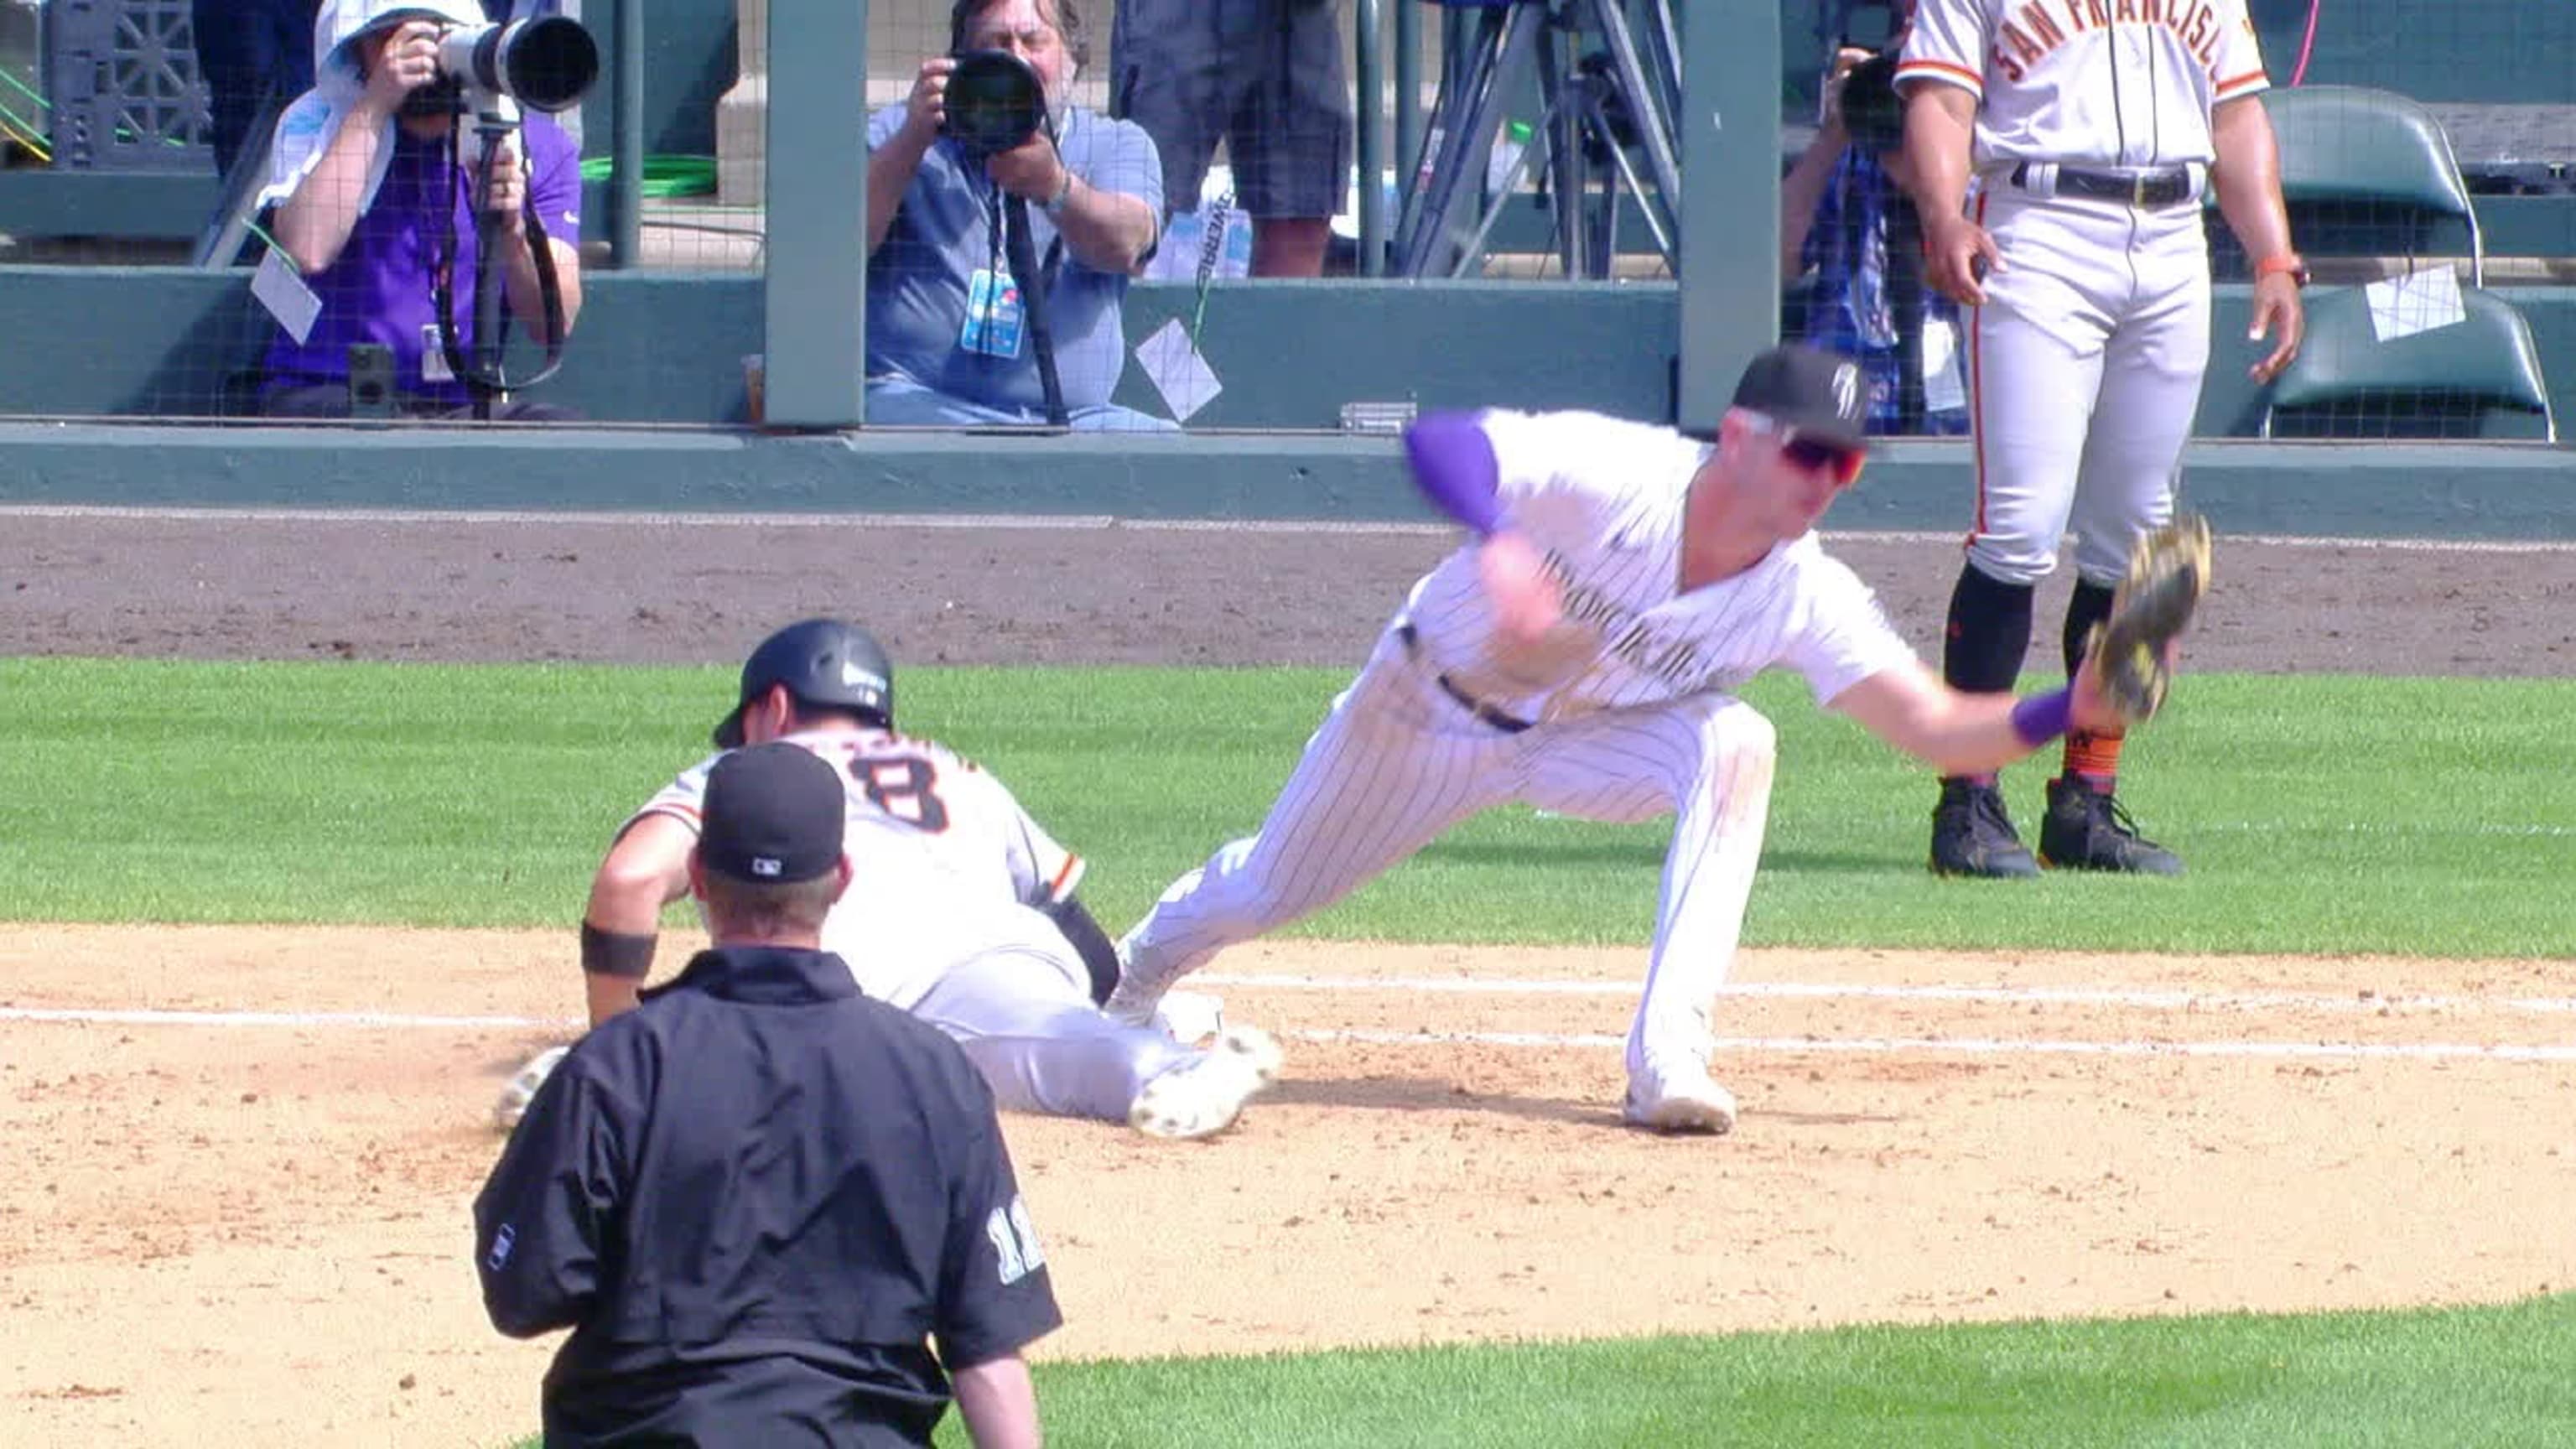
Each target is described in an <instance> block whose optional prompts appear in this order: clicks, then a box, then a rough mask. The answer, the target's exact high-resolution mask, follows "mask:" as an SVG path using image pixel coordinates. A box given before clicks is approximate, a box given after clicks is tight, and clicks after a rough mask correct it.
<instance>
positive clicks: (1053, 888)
mask: <svg viewBox="0 0 2576 1449" xmlns="http://www.w3.org/2000/svg"><path fill="white" fill-rule="evenodd" d="M787 742H788V743H790V744H794V745H798V746H801V747H802V748H804V749H807V750H811V751H813V752H814V753H815V754H816V755H818V756H820V757H821V758H822V759H823V760H824V761H825V762H826V763H828V764H830V765H831V766H832V767H833V768H834V769H836V770H838V771H839V772H840V774H841V781H842V785H843V787H844V790H845V793H846V794H847V797H848V811H849V814H848V829H847V834H846V836H845V844H844V849H845V851H846V852H847V854H848V855H849V858H850V866H851V880H850V889H849V893H848V894H847V895H844V896H843V897H842V898H841V900H840V903H839V904H838V905H835V906H834V907H833V908H832V913H831V915H830V916H829V917H828V918H827V919H826V920H825V921H824V924H823V949H824V950H826V951H832V952H835V953H837V954H839V956H840V957H841V958H842V959H843V960H845V961H847V962H849V963H850V970H851V973H852V974H853V975H855V976H856V977H857V978H858V982H859V988H860V990H862V991H864V992H866V993H867V994H868V995H869V996H871V997H874V998H876V999H877V1000H880V1001H887V1002H891V1003H893V1004H895V1005H897V1006H904V1007H909V1006H911V1005H912V1004H913V1002H914V1001H916V1000H918V999H919V997H920V996H921V994H922V993H923V992H924V991H926V990H928V989H929V987H930V986H931V985H932V983H933V982H935V981H936V979H937V978H938V977H939V976H940V975H941V974H943V973H944V972H945V971H946V970H947V969H948V968H950V967H952V966H954V965H956V964H957V963H958V962H961V961H964V960H967V959H969V958H971V957H974V956H978V955H981V954H983V953H985V952H988V951H994V950H1008V949H1011V948H1014V947H1022V948H1026V949H1030V950H1035V951H1040V952H1042V953H1045V954H1050V955H1052V956H1056V957H1062V956H1064V955H1066V954H1067V953H1068V951H1069V947H1068V946H1067V945H1066V943H1065V940H1064V935H1063V933H1062V932H1061V931H1059V930H1058V929H1057V928H1056V925H1055V923H1054V922H1053V921H1052V920H1050V919H1048V918H1047V917H1046V916H1044V915H1041V914H1039V913H1038V912H1037V911H1036V910H1035V909H1034V908H1035V907H1038V906H1042V905H1047V904H1050V903H1053V902H1057V901H1061V900H1063V899H1065V898H1066V897H1068V896H1070V895H1071V894H1072V893H1073V891H1074V888H1075V887H1076V886H1077V885H1078V884H1079V883H1080V882H1081V879H1082V860H1081V857H1079V856H1076V855H1074V854H1073V853H1071V852H1070V851H1067V850H1066V849H1065V848H1064V847H1063V846H1061V845H1058V844H1056V842H1055V841H1054V839H1053V838H1052V837H1050V836H1049V835H1048V834H1047V833H1046V831H1045V830H1043V829H1041V828H1040V827H1039V825H1038V823H1037V822H1036V821H1035V820H1032V819H1030V818H1029V815H1028V812H1027V811H1025V810H1023V809H1021V808H1020V803H1019V801H1018V800H1016V799H1014V798H1013V797H1012V795H1011V792H1010V791H1009V790H1008V789H1006V788H1004V787H1003V785H1002V782H1001V781H999V780H997V779H995V778H993V777H992V776H991V775H990V774H987V773H985V772H984V771H983V770H982V769H979V768H977V767H976V766H975V765H974V764H973V763H971V762H969V761H967V760H965V759H962V758H960V757H959V756H958V755H957V754H956V753H955V752H953V751H951V750H949V749H948V748H947V747H946V746H944V745H940V744H937V743H935V742H933V741H930V740H919V739H910V738H907V737H905V736H903V735H900V734H895V733H893V732H891V731H886V730H864V731H857V732H852V731H844V730H813V731H807V732H805V733H801V734H794V735H790V736H788V737H787ZM722 758H724V757H723V756H722V755H721V754H717V755H710V756H708V757H707V758H706V759H704V760H701V761H699V762H698V763H697V764H695V765H693V766H691V767H690V768H689V769H688V770H687V771H686V772H685V773H683V774H682V775H681V776H680V777H679V778H678V779H676V780H673V781H672V782H671V783H670V784H669V785H667V786H665V787H663V789H662V791H661V793H660V794H657V795H655V796H654V797H653V798H652V799H651V800H650V801H648V802H646V803H645V805H644V808H643V809H641V810H639V811H637V812H636V816H635V818H636V819H642V818H643V817H644V816H647V815H669V816H671V817H673V818H675V819H678V820H680V821H682V822H684V823H686V824H687V825H688V826H689V828H690V829H692V830H694V829H696V828H697V825H698V819H699V812H700V808H701V806H702V804H703V802H704V800H705V798H706V788H707V772H708V771H709V770H711V769H713V768H714V767H715V762H716V761H717V760H720V759H722ZM630 823H631V822H630Z"/></svg>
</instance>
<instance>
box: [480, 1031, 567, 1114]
mask: <svg viewBox="0 0 2576 1449" xmlns="http://www.w3.org/2000/svg"><path fill="white" fill-rule="evenodd" d="M571 1050H572V1048H571V1047H568V1046H559V1047H548V1048H546V1049H545V1050H544V1051H541V1052H539V1053H537V1054H536V1055H535V1056H533V1057H531V1058H529V1059H528V1064H527V1065H526V1066H524V1067H521V1068H519V1071H518V1074H517V1075H516V1076H513V1077H512V1078H510V1084H509V1085H508V1086H506V1087H503V1088H502V1089H501V1100H500V1101H498V1102H495V1103H493V1104H492V1130H493V1131H495V1132H507V1131H509V1130H510V1129H511V1128H513V1127H516V1126H518V1125H519V1119H520V1118H522V1117H525V1116H526V1115H528V1104H529V1103H530V1102H533V1101H535V1100H536V1099H537V1088H539V1087H542V1086H544V1085H545V1084H546V1078H548V1077H550V1076H552V1075H554V1070H555V1067H556V1065H557V1064H558V1063H560V1062H561V1061H562V1060H563V1059H564V1054H565V1053H566V1052H569V1051H571Z"/></svg>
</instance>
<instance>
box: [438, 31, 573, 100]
mask: <svg viewBox="0 0 2576 1449" xmlns="http://www.w3.org/2000/svg"><path fill="white" fill-rule="evenodd" d="M438 68H439V70H440V71H441V72H443V73H445V74H447V75H451V76H457V77H460V78H462V79H463V80H464V82H465V83H466V85H467V86H469V87H471V88H472V89H475V90H478V91H482V92H485V93H486V94H497V95H504V96H508V97H510V98H511V99H512V100H515V101H517V102H519V103H520V104H521V105H524V106H530V107H533V108H535V109H537V110H540V111H561V110H568V109H570V108H571V107H573V106H574V105H577V104H579V102H580V101H581V98H582V97H583V96H584V95H586V94H588V93H589V91H590V86H591V82H593V81H595V80H597V79H598V78H599V44H598V42H596V41H594V40H592V39H591V38H590V32H589V31H587V30H584V29H582V27H581V22H580V21H578V20H574V19H572V18H570V17H568V16H562V15H545V16H540V17H538V18H537V19H534V20H513V21H511V22H509V23H508V24H506V25H482V26H460V27H458V28H456V29H454V30H450V31H448V32H446V33H445V34H444V35H441V36H440V37H439V39H438Z"/></svg>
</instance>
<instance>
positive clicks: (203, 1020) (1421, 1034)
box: [0, 983, 2576, 1062]
mask: <svg viewBox="0 0 2576 1449" xmlns="http://www.w3.org/2000/svg"><path fill="white" fill-rule="evenodd" d="M1584 984H1589V983H1584ZM13 1021H14V1022H28V1023H42V1024H56V1025H92V1026H210V1027H270V1028H280V1027H282V1028H288V1029H293V1030H320V1029H326V1028H339V1029H344V1030H359V1031H395V1030H412V1029H422V1028H429V1029H443V1030H449V1031H457V1030H467V1031H475V1030H508V1031H531V1030H550V1031H560V1032H578V1031H579V1030H580V1027H581V1023H580V1022H578V1021H576V1020H573V1019H571V1018H569V1017H541V1016H444V1015H411V1014H407V1013H401V1012H385V1011H164V1010H152V1009H147V1008H117V1009H107V1008H84V1007H30V1006H9V1007H0V1023H5V1022H13ZM1282 1034H1283V1035H1286V1036H1289V1037H1292V1038H1295V1039H1297V1040H1299V1041H1312V1042H1354V1043H1361V1044H1366V1045H1374V1046H1497V1047H1523V1048H1538V1049H1544V1050H1558V1049H1564V1048H1568V1047H1573V1048H1584V1049H1601V1050H1606V1049H1609V1048H1613V1047H1618V1046H1621V1045H1623V1044H1624V1043H1625V1040H1626V1039H1625V1038H1624V1037H1617V1036H1606V1035H1601V1034H1598V1033H1581V1032H1577V1033H1565V1032H1531V1031H1476V1032H1433V1031H1370V1030H1359V1029H1340V1028H1305V1029H1294V1030H1290V1031H1287V1032H1284V1033H1282ZM1717 1050H1718V1051H1719V1052H1721V1053H1735V1054H1739V1055H1752V1054H1759V1053H1771V1054H1795V1053H1804V1052H1845V1053H1876V1054H1879V1055H1883V1056H1895V1055H1916V1056H1920V1055H1943V1054H1946V1055H1952V1056H2097V1057H2236V1058H2281V1059H2307V1060H2339V1061H2370V1060H2398V1061H2428V1060H2461V1059H2468V1060H2485V1061H2505V1062H2567V1061H2576V1045H2548V1046H2498V1045H2491V1044H2484V1043H2475V1042H2265V1041H2218V1042H2163V1041H2143V1040H2134V1041H2066V1040H2055V1039H2049V1038H2026V1039H2025V1038H2016V1039H2010V1040H2006V1039H2002V1038H1994V1037H1721V1038H1719V1039H1718V1042H1717Z"/></svg>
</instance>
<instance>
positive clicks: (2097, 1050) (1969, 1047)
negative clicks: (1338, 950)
mask: <svg viewBox="0 0 2576 1449" xmlns="http://www.w3.org/2000/svg"><path fill="white" fill-rule="evenodd" d="M1281 1035H1283V1036H1287V1037H1292V1038H1295V1039H1296V1040H1299V1041H1312V1042H1358V1043H1362V1044H1366V1045H1371V1046H1497V1047H1538V1048H1545V1049H1558V1048H1564V1047H1592V1048H1602V1049H1608V1048H1612V1047H1622V1046H1625V1045H1626V1044H1627V1038H1625V1037H1617V1036H1598V1035H1589V1034H1586V1035H1571V1036H1559V1035H1555V1034H1552V1033H1548V1032H1530V1031H1460V1032H1434V1031H1337V1030H1321V1031H1317V1030H1307V1031H1287V1032H1282V1033H1281ZM1716 1050H1717V1054H1718V1055H1719V1056H1721V1057H1723V1056H1727V1055H1729V1054H1733V1055H1739V1056H1751V1055H1756V1054H1760V1053H1773V1054H1797V1053H1805V1052H1851V1053H1878V1054H1880V1055H1885V1056H1897V1055H1904V1056H1928V1055H1950V1056H2078V1057H2240V1058H2243V1057H2250V1058H2267V1057H2277V1058H2282V1059H2290V1060H2296V1059H2306V1060H2312V1061H2313V1060H2330V1061H2370V1060H2396V1061H2454V1060H2461V1059H2470V1060H2484V1061H2500V1062H2576V1045H2569V1046H2489V1045H2483V1044H2479V1043H2474V1042H2304V1041H2173V1042H2167V1041H2053V1040H2049V1039H2046V1038H2033V1039H2028V1040H2023V1039H2014V1040H2004V1039H2001V1038H1996V1037H1942V1036H1861V1037H1813V1038H1810V1037H1792V1036H1744V1037H1719V1038H1718V1039H1717V1047H1716Z"/></svg>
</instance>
